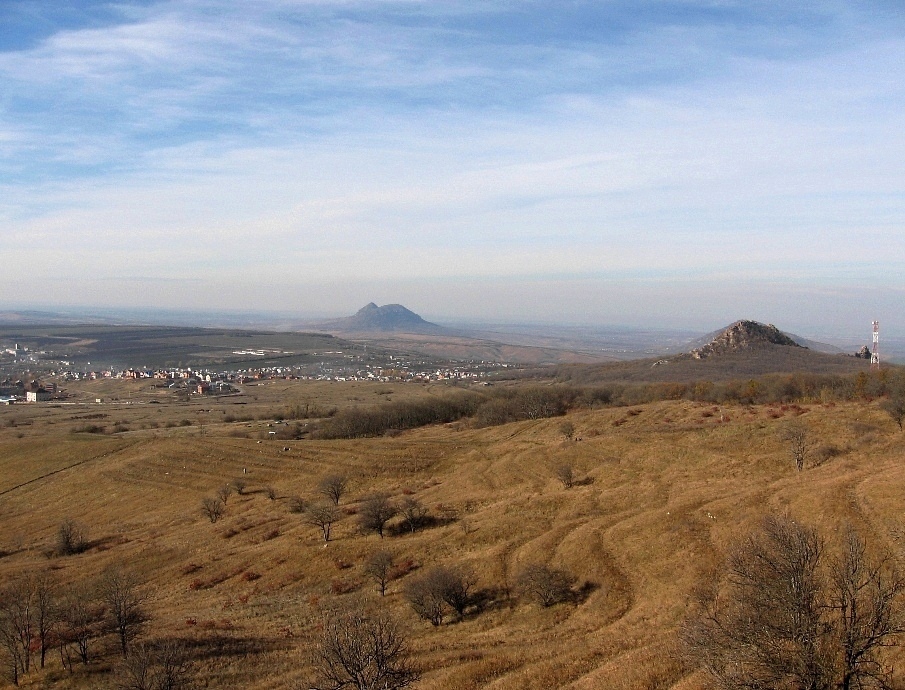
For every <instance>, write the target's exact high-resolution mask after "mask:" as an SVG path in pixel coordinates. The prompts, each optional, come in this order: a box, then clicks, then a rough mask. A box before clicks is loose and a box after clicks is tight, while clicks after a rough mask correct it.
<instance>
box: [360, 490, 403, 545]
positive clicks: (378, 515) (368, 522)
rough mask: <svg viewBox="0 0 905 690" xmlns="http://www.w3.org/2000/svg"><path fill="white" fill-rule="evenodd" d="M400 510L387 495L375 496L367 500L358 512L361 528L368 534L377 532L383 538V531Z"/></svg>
mask: <svg viewBox="0 0 905 690" xmlns="http://www.w3.org/2000/svg"><path fill="white" fill-rule="evenodd" d="M397 512H398V509H397V508H396V506H395V505H394V504H393V502H392V501H391V500H390V497H389V496H388V495H387V494H384V493H379V494H373V495H371V496H369V497H368V498H366V499H365V500H364V501H363V502H362V504H361V508H360V509H359V511H358V520H359V524H360V525H361V528H362V529H363V530H365V531H367V532H376V533H377V534H379V535H380V538H381V539H382V538H383V531H384V528H385V527H386V524H387V522H389V521H390V520H391V519H392V518H393V516H394V515H396V513H397Z"/></svg>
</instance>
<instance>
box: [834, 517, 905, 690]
mask: <svg viewBox="0 0 905 690" xmlns="http://www.w3.org/2000/svg"><path fill="white" fill-rule="evenodd" d="M830 577H831V583H830V586H831V594H830V596H829V600H830V606H831V608H832V609H833V611H834V613H835V617H834V621H833V623H834V626H833V627H834V633H835V637H836V638H837V639H838V644H839V650H838V655H839V657H840V661H841V663H839V664H838V667H839V668H840V675H841V677H840V678H839V682H838V687H839V688H841V690H851V689H852V688H862V687H865V686H869V685H870V683H871V682H873V683H875V684H876V685H877V686H878V687H884V685H885V683H886V680H887V676H888V670H887V669H886V668H885V667H884V666H883V664H882V662H881V659H880V654H879V652H880V651H881V650H882V649H883V648H884V647H887V646H890V645H891V644H892V643H893V641H894V640H895V639H896V638H897V637H898V636H899V635H901V634H902V633H905V620H903V617H902V615H901V611H900V610H898V608H897V606H898V604H899V603H900V602H899V600H900V598H901V595H902V593H903V591H905V582H903V580H902V579H901V577H900V576H899V574H898V573H897V572H896V571H895V569H894V567H893V564H892V562H891V560H890V558H889V557H888V556H886V557H880V558H877V559H871V558H870V557H869V556H868V554H867V547H866V545H865V543H864V540H863V539H861V537H860V535H859V534H858V533H857V532H855V531H854V530H853V529H851V528H849V529H848V530H847V532H846V534H845V536H844V539H843V545H842V553H841V554H840V555H839V556H838V557H837V558H836V559H835V560H834V561H833V564H832V567H831V576H830Z"/></svg>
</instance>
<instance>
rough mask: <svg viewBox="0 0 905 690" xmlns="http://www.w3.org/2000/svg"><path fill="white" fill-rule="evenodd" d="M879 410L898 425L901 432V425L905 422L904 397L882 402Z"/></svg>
mask: <svg viewBox="0 0 905 690" xmlns="http://www.w3.org/2000/svg"><path fill="white" fill-rule="evenodd" d="M880 409H881V410H883V411H884V412H885V413H886V414H888V415H889V416H890V418H891V419H892V421H894V422H895V423H896V424H898V425H899V430H900V431H901V430H902V424H903V422H905V397H893V398H889V399H888V400H884V401H883V402H881V403H880Z"/></svg>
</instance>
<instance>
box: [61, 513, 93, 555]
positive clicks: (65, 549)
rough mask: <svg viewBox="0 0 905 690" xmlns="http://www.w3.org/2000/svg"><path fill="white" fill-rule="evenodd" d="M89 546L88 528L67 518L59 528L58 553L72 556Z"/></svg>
mask: <svg viewBox="0 0 905 690" xmlns="http://www.w3.org/2000/svg"><path fill="white" fill-rule="evenodd" d="M87 548H88V528H87V527H85V525H83V524H82V523H80V522H76V521H75V520H73V519H71V518H66V519H65V520H63V522H61V523H60V526H59V528H57V553H58V554H60V555H61V556H71V555H73V554H77V553H82V551H84V550H85V549H87Z"/></svg>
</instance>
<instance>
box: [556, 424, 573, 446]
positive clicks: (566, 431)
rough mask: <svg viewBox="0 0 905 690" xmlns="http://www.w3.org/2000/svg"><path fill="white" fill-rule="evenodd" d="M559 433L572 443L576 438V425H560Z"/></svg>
mask: <svg viewBox="0 0 905 690" xmlns="http://www.w3.org/2000/svg"><path fill="white" fill-rule="evenodd" d="M559 432H560V433H561V434H562V435H563V436H565V437H566V440H567V441H571V440H572V439H573V438H574V437H575V425H574V424H573V423H572V422H569V421H564V422H562V423H560V425H559Z"/></svg>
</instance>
